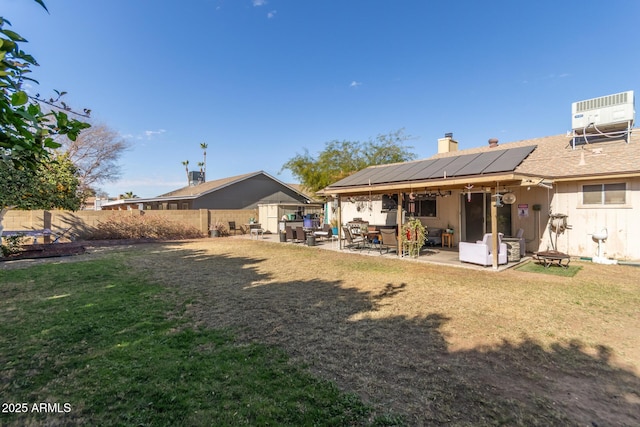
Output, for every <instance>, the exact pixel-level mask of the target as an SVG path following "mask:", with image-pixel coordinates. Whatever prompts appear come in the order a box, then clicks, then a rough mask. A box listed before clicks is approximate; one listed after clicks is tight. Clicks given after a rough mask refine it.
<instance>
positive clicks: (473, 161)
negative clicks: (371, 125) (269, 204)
mask: <svg viewBox="0 0 640 427" xmlns="http://www.w3.org/2000/svg"><path fill="white" fill-rule="evenodd" d="M438 146H439V153H438V154H436V155H435V156H433V157H431V158H429V159H426V160H418V161H412V162H406V163H399V164H392V165H381V166H372V167H369V168H366V169H364V170H361V171H359V172H357V173H355V174H353V175H351V176H349V177H347V178H345V179H343V180H341V181H338V182H336V183H334V184H331V185H330V186H328V187H327V188H325V189H324V190H323V191H322V192H321V194H324V195H325V196H333V197H334V198H335V199H337V202H336V205H338V206H339V207H340V209H339V210H337V212H338V215H339V216H340V219H341V222H342V223H346V222H347V221H350V220H352V219H353V218H356V217H358V218H362V219H363V220H365V221H369V222H370V223H371V224H376V225H396V224H398V223H402V221H403V217H404V216H406V215H415V216H417V217H419V218H420V219H421V221H422V222H423V223H424V224H425V225H426V226H427V227H437V228H453V229H454V230H455V233H454V242H456V243H457V242H459V241H475V240H478V239H479V238H481V236H482V234H483V233H485V232H491V230H492V222H494V221H495V223H496V224H497V230H498V231H499V232H503V233H504V234H505V235H514V234H516V231H517V230H518V229H520V228H522V229H523V230H524V237H525V240H526V242H527V245H526V246H527V250H528V251H529V252H534V251H542V250H549V249H556V250H559V251H561V252H565V253H568V254H570V255H572V256H583V257H593V256H596V251H597V248H598V242H597V241H596V240H595V239H594V238H593V234H594V233H599V232H601V230H603V229H604V228H606V229H607V235H608V238H607V239H606V241H604V243H603V251H604V254H603V256H606V257H610V258H614V259H618V260H640V223H639V222H638V218H640V129H632V130H631V132H626V133H624V134H623V135H622V134H621V135H620V136H619V137H617V138H603V137H600V138H598V137H595V136H590V137H589V138H588V140H587V141H585V140H584V139H583V138H574V137H573V136H572V135H558V136H550V137H544V138H537V139H531V140H526V141H518V142H512V143H507V144H498V142H497V140H490V145H489V146H485V147H479V148H473V149H468V150H462V151H457V142H456V141H454V140H453V139H452V135H450V134H449V135H447V136H445V138H442V139H440V140H439V141H438ZM496 200H500V203H498V204H499V205H502V206H497V207H496V206H495V205H496V204H495V201H496ZM396 204H399V205H401V206H402V209H400V210H398V209H397V208H396ZM558 221H560V222H562V221H566V225H567V226H568V227H566V228H565V229H564V230H563V231H562V232H561V233H558V234H556V233H555V228H554V227H552V226H551V225H552V223H553V224H559V223H558Z"/></svg>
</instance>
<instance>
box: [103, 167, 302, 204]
mask: <svg viewBox="0 0 640 427" xmlns="http://www.w3.org/2000/svg"><path fill="white" fill-rule="evenodd" d="M310 201H311V199H310V198H309V197H308V196H307V195H305V194H304V193H302V192H301V191H299V190H298V189H296V188H294V187H293V186H290V185H287V184H284V183H283V182H281V181H279V180H277V179H276V178H274V177H273V176H271V175H269V174H268V173H266V172H264V171H258V172H253V173H248V174H244V175H238V176H232V177H228V178H222V179H217V180H213V181H206V182H203V183H201V184H197V185H190V186H187V187H183V188H180V189H178V190H175V191H172V192H169V193H166V194H162V195H160V196H158V197H152V198H135V199H123V200H116V201H113V202H109V203H105V204H103V205H102V209H144V210H160V209H162V210H167V209H169V210H181V209H257V207H258V205H259V204H304V203H309V202H310Z"/></svg>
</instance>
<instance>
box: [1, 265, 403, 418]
mask: <svg viewBox="0 0 640 427" xmlns="http://www.w3.org/2000/svg"><path fill="white" fill-rule="evenodd" d="M130 271H131V270H130V269H128V268H127V267H126V266H125V265H124V263H123V262H121V261H120V260H119V259H118V258H117V257H110V258H105V259H102V260H95V261H87V262H76V263H61V264H44V265H40V266H34V267H31V268H27V269H20V270H10V271H0V301H1V302H0V369H1V371H0V372H1V373H0V376H1V379H2V381H0V384H1V385H0V395H1V396H2V401H3V403H5V404H8V403H19V404H22V403H26V404H27V411H26V413H13V414H10V413H1V414H0V424H1V425H16V426H18V425H20V426H22V425H30V424H31V425H33V424H35V425H41V424H48V425H94V426H97V425H101V426H104V425H137V426H147V425H148V426H162V425H166V426H180V425H185V426H187V425H188V426H198V425H207V426H209V425H372V424H378V425H383V424H394V421H395V422H398V421H399V420H400V418H397V417H393V416H386V417H383V418H376V419H371V418H372V416H371V409H370V408H369V407H368V406H366V405H364V404H363V403H362V402H361V401H360V400H359V399H358V398H357V397H355V395H352V394H345V393H341V392H340V391H339V390H338V389H337V387H336V386H335V385H334V384H332V383H330V382H327V381H322V380H319V379H316V378H314V377H312V376H311V375H310V374H308V373H307V372H306V371H305V370H304V369H303V368H302V367H300V366H296V365H294V364H292V363H290V362H289V361H288V359H287V357H286V356H285V355H284V353H283V352H282V351H280V350H278V349H276V348H272V347H268V346H264V345H258V344H243V345H240V344H238V343H236V342H235V340H234V337H233V335H232V334H231V333H230V332H228V331H224V330H210V329H207V330H202V329H197V328H194V327H193V326H192V324H191V322H190V319H188V318H186V316H185V315H184V312H185V310H184V306H185V304H186V303H188V302H187V301H181V302H180V298H179V296H178V295H177V294H173V293H172V292H171V291H170V290H168V289H167V288H166V287H162V286H159V285H156V284H154V283H152V282H151V281H150V280H148V279H145V278H144V277H140V275H139V273H136V274H134V273H132V272H130ZM43 402H45V403H49V404H50V405H49V407H48V410H49V411H54V412H53V413H41V412H37V411H35V409H39V408H40V406H39V404H40V403H43ZM33 404H36V405H38V406H36V407H35V408H34V406H33ZM55 404H58V405H57V406H56V405H55ZM19 407H21V406H19ZM12 408H13V409H12V411H14V410H15V409H16V407H15V406H13V407H12ZM3 409H5V412H6V410H8V409H10V408H9V407H8V406H6V407H5V408H3Z"/></svg>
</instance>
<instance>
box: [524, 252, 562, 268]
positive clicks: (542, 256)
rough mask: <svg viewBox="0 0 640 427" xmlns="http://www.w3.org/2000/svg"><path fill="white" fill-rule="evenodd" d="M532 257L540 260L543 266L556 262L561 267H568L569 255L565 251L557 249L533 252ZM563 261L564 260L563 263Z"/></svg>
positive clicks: (547, 266)
mask: <svg viewBox="0 0 640 427" xmlns="http://www.w3.org/2000/svg"><path fill="white" fill-rule="evenodd" d="M533 258H534V259H535V260H537V261H542V263H543V264H544V268H549V267H550V266H551V265H553V264H557V265H559V266H560V267H562V268H569V263H570V262H571V257H570V256H569V255H567V254H565V253H562V252H558V251H542V252H536V253H535V254H533ZM563 262H566V263H565V264H563Z"/></svg>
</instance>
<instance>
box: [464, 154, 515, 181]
mask: <svg viewBox="0 0 640 427" xmlns="http://www.w3.org/2000/svg"><path fill="white" fill-rule="evenodd" d="M501 151H507V150H496V151H488V152H484V153H480V155H478V156H477V157H476V158H475V159H474V161H473V162H470V163H468V164H467V165H466V166H465V167H464V168H462V169H460V170H459V171H458V173H459V174H460V176H468V175H480V174H481V173H484V170H485V169H486V168H487V167H488V166H489V165H491V164H492V163H493V162H495V161H496V160H497V159H498V158H499V157H500V156H501V155H502V153H501Z"/></svg>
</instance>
